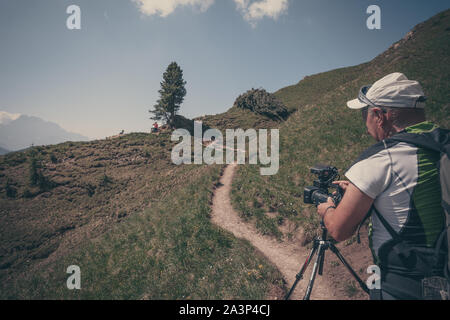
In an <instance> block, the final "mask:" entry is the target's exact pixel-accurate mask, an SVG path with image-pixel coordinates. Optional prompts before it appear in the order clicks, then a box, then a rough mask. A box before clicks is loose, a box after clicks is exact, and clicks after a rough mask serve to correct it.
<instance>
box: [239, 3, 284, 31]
mask: <svg viewBox="0 0 450 320" xmlns="http://www.w3.org/2000/svg"><path fill="white" fill-rule="evenodd" d="M233 1H234V2H235V3H236V7H237V9H238V10H239V11H241V13H242V15H243V16H244V19H245V20H247V21H248V22H249V23H250V24H251V25H252V26H255V25H256V22H257V21H258V20H261V19H263V18H265V17H268V18H271V19H274V20H277V19H278V17H279V16H280V15H281V14H283V13H286V12H287V9H288V0H259V1H253V2H252V3H250V0H233Z"/></svg>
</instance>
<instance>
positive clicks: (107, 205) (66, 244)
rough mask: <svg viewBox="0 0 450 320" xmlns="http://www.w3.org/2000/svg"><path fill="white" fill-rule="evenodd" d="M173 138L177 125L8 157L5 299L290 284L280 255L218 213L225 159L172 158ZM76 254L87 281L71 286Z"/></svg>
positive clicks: (1, 224) (1, 259) (252, 294)
mask: <svg viewBox="0 0 450 320" xmlns="http://www.w3.org/2000/svg"><path fill="white" fill-rule="evenodd" d="M174 144H175V143H173V142H170V136H169V135H168V134H161V135H151V134H130V135H125V136H122V137H120V138H117V139H112V140H100V141H93V142H88V143H64V144H60V145H55V146H46V147H34V148H32V149H29V150H27V151H25V152H16V153H12V154H8V155H6V156H3V157H0V186H2V188H1V189H0V208H1V209H0V237H1V238H0V240H1V243H2V245H1V247H0V248H1V252H0V280H1V281H0V283H1V284H0V298H25V299H28V298H32V299H35V298H56V299H59V298H88V299H89V298H96V299H102V298H118V299H119V298H120V299H141V298H143V299H145V298H148V299H167V298H170V299H183V298H218V299H219V298H236V297H241V298H248V299H255V298H264V297H266V296H267V295H268V294H269V293H270V292H272V291H273V290H275V291H276V292H282V290H283V289H282V288H283V283H282V281H281V276H280V274H279V273H278V271H276V270H275V269H274V268H273V266H271V265H268V264H267V262H265V260H264V259H263V258H262V257H260V256H258V253H256V252H255V250H254V249H253V248H252V247H251V246H250V245H248V244H247V243H245V242H242V241H238V240H235V239H233V238H232V237H231V236H230V235H229V234H226V233H224V232H223V231H220V230H218V228H215V227H213V226H212V225H211V224H210V222H209V210H210V209H209V202H210V198H211V192H212V190H213V188H214V185H215V184H217V182H218V177H219V173H220V169H221V167H220V166H211V167H209V166H194V165H192V166H189V165H183V166H176V165H173V164H172V162H171V160H170V150H171V147H172V146H173V145H174ZM33 168H34V169H33ZM33 176H34V177H35V179H34V180H36V181H35V183H34V184H33V183H32V180H33V179H32V177H33ZM255 257H256V258H255ZM72 264H75V265H79V266H80V267H81V271H82V286H83V290H81V291H76V292H72V291H69V290H67V288H66V286H65V280H66V279H67V277H68V275H67V274H66V273H65V270H66V268H67V267H68V266H69V265H72ZM236 270H240V272H236Z"/></svg>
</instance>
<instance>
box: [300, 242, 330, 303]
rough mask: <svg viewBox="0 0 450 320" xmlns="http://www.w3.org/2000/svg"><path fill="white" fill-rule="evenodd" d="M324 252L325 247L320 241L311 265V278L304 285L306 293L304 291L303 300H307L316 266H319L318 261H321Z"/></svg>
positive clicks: (315, 273)
mask: <svg viewBox="0 0 450 320" xmlns="http://www.w3.org/2000/svg"><path fill="white" fill-rule="evenodd" d="M324 253H325V247H324V245H323V244H322V243H321V244H320V245H319V253H318V254H317V258H316V261H315V262H314V266H313V269H312V272H311V278H310V279H309V283H308V286H307V287H306V293H305V297H304V298H303V300H309V297H310V295H311V291H312V288H313V286H314V280H315V279H316V275H317V268H318V266H319V263H320V261H322V259H323V254H324Z"/></svg>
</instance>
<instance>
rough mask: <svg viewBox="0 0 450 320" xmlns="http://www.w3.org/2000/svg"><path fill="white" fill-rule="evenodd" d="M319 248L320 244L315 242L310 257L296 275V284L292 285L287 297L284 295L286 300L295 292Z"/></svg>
mask: <svg viewBox="0 0 450 320" xmlns="http://www.w3.org/2000/svg"><path fill="white" fill-rule="evenodd" d="M317 248H318V244H317V243H316V242H314V245H313V247H312V249H311V251H310V253H309V255H308V258H306V261H305V263H304V264H303V266H302V268H301V269H300V271H299V273H297V274H296V275H295V281H294V284H293V285H292V287H291V289H290V290H289V292H288V294H287V295H286V297H284V299H285V300H289V297H290V296H291V294H292V292H294V290H295V287H296V286H297V283H298V282H299V281H300V280H301V279H303V274H304V273H305V271H306V268H308V265H309V263H310V262H311V259H312V258H313V256H314V254H315V253H316V252H317Z"/></svg>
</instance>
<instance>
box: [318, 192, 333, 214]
mask: <svg viewBox="0 0 450 320" xmlns="http://www.w3.org/2000/svg"><path fill="white" fill-rule="evenodd" d="M329 207H336V205H335V204H334V202H333V199H332V198H331V197H328V201H327V202H323V203H321V204H319V205H318V206H317V213H318V214H319V216H320V217H321V218H322V219H323V216H324V215H325V212H326V211H327V209H328V208H329ZM330 210H332V209H328V211H330Z"/></svg>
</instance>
